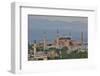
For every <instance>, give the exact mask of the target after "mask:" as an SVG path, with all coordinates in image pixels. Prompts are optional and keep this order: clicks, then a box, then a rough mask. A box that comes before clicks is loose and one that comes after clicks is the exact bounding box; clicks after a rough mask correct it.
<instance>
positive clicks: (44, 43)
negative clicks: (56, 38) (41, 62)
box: [43, 32, 46, 51]
mask: <svg viewBox="0 0 100 76" xmlns="http://www.w3.org/2000/svg"><path fill="white" fill-rule="evenodd" d="M43 50H44V51H45V50H46V32H44V39H43Z"/></svg>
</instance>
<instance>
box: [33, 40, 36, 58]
mask: <svg viewBox="0 0 100 76" xmlns="http://www.w3.org/2000/svg"><path fill="white" fill-rule="evenodd" d="M33 49H34V57H35V55H36V40H35V41H34V48H33Z"/></svg>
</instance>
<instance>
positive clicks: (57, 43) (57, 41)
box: [56, 29, 59, 49]
mask: <svg viewBox="0 0 100 76" xmlns="http://www.w3.org/2000/svg"><path fill="white" fill-rule="evenodd" d="M56 48H57V49H58V48H59V30H58V29H57V40H56Z"/></svg>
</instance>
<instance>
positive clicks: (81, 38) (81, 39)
mask: <svg viewBox="0 0 100 76" xmlns="http://www.w3.org/2000/svg"><path fill="white" fill-rule="evenodd" d="M80 41H81V45H83V32H81V37H80Z"/></svg>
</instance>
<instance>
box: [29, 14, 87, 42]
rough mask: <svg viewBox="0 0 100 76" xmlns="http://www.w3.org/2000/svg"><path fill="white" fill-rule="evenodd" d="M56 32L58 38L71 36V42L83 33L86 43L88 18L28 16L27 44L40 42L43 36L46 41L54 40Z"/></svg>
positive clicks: (78, 38)
mask: <svg viewBox="0 0 100 76" xmlns="http://www.w3.org/2000/svg"><path fill="white" fill-rule="evenodd" d="M57 30H59V35H60V36H66V37H68V36H71V38H72V39H73V40H80V33H81V32H83V39H84V41H85V42H87V41H88V38H87V37H88V18H87V17H73V16H50V15H49V16H47V15H44V16H43V15H28V42H29V43H32V42H33V41H34V40H36V41H40V40H43V38H44V32H45V36H46V37H47V39H48V41H52V40H55V39H56V36H57Z"/></svg>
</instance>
